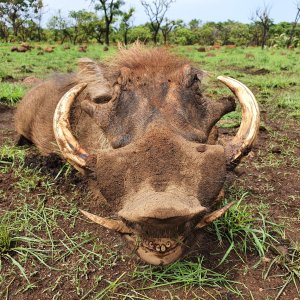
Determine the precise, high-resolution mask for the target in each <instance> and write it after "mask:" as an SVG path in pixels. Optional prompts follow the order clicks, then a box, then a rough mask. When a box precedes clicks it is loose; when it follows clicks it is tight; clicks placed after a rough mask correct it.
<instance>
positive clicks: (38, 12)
mask: <svg viewBox="0 0 300 300" xmlns="http://www.w3.org/2000/svg"><path fill="white" fill-rule="evenodd" d="M44 14H45V12H44V3H43V1H42V0H38V1H37V5H36V20H37V36H38V41H39V42H40V41H41V40H42V32H43V28H42V19H43V15H44Z"/></svg>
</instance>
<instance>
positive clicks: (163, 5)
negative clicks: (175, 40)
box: [141, 0, 175, 44]
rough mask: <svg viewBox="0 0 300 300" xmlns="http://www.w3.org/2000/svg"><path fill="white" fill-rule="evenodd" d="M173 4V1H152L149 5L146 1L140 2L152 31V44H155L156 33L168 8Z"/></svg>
mask: <svg viewBox="0 0 300 300" xmlns="http://www.w3.org/2000/svg"><path fill="white" fill-rule="evenodd" d="M174 2H175V0H153V1H152V3H151V4H150V3H148V2H147V1H146V0H141V4H142V5H143V7H144V9H145V12H146V14H147V16H148V17H149V20H150V23H149V25H150V29H151V31H152V35H153V42H154V44H157V37H158V33H159V30H160V27H161V24H162V22H163V20H164V17H165V14H166V12H167V11H168V9H169V8H170V5H171V4H172V3H174Z"/></svg>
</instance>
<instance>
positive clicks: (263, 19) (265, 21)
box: [252, 6, 273, 49]
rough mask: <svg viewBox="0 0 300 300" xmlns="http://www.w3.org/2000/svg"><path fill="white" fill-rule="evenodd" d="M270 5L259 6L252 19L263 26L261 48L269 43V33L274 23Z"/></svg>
mask: <svg viewBox="0 0 300 300" xmlns="http://www.w3.org/2000/svg"><path fill="white" fill-rule="evenodd" d="M270 10H271V9H270V7H268V6H265V7H264V8H258V9H257V10H256V11H255V16H254V17H252V20H253V21H254V22H255V23H256V24H257V25H258V26H259V27H260V28H261V48H262V49H264V47H265V45H266V44H267V39H268V34H269V31H270V28H271V25H272V24H273V21H272V19H271V18H270Z"/></svg>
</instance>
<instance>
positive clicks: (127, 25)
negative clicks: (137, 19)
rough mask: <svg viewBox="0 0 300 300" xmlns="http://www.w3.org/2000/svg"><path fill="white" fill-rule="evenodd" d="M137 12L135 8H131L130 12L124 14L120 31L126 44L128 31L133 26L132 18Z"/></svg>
mask: <svg viewBox="0 0 300 300" xmlns="http://www.w3.org/2000/svg"><path fill="white" fill-rule="evenodd" d="M134 12H135V9H134V8H130V9H129V11H128V12H124V13H122V20H121V24H120V30H121V32H122V33H123V39H124V44H125V45H127V44H128V31H129V28H130V26H131V24H130V19H131V18H132V16H133V14H134Z"/></svg>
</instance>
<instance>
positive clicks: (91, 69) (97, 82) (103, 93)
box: [78, 58, 112, 103]
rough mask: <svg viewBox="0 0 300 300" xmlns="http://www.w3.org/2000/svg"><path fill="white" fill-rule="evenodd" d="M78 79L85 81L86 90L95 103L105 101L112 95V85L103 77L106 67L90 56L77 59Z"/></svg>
mask: <svg viewBox="0 0 300 300" xmlns="http://www.w3.org/2000/svg"><path fill="white" fill-rule="evenodd" d="M78 67H79V72H78V80H79V82H86V83H87V84H88V85H87V92H88V93H89V95H90V97H91V99H92V100H93V101H95V102H96V103H102V102H107V101H108V100H109V99H111V97H112V86H111V84H110V83H109V81H108V80H107V79H106V78H105V72H106V67H105V65H104V64H99V63H97V62H95V61H93V60H92V59H90V58H81V59H80V60H79V61H78Z"/></svg>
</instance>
